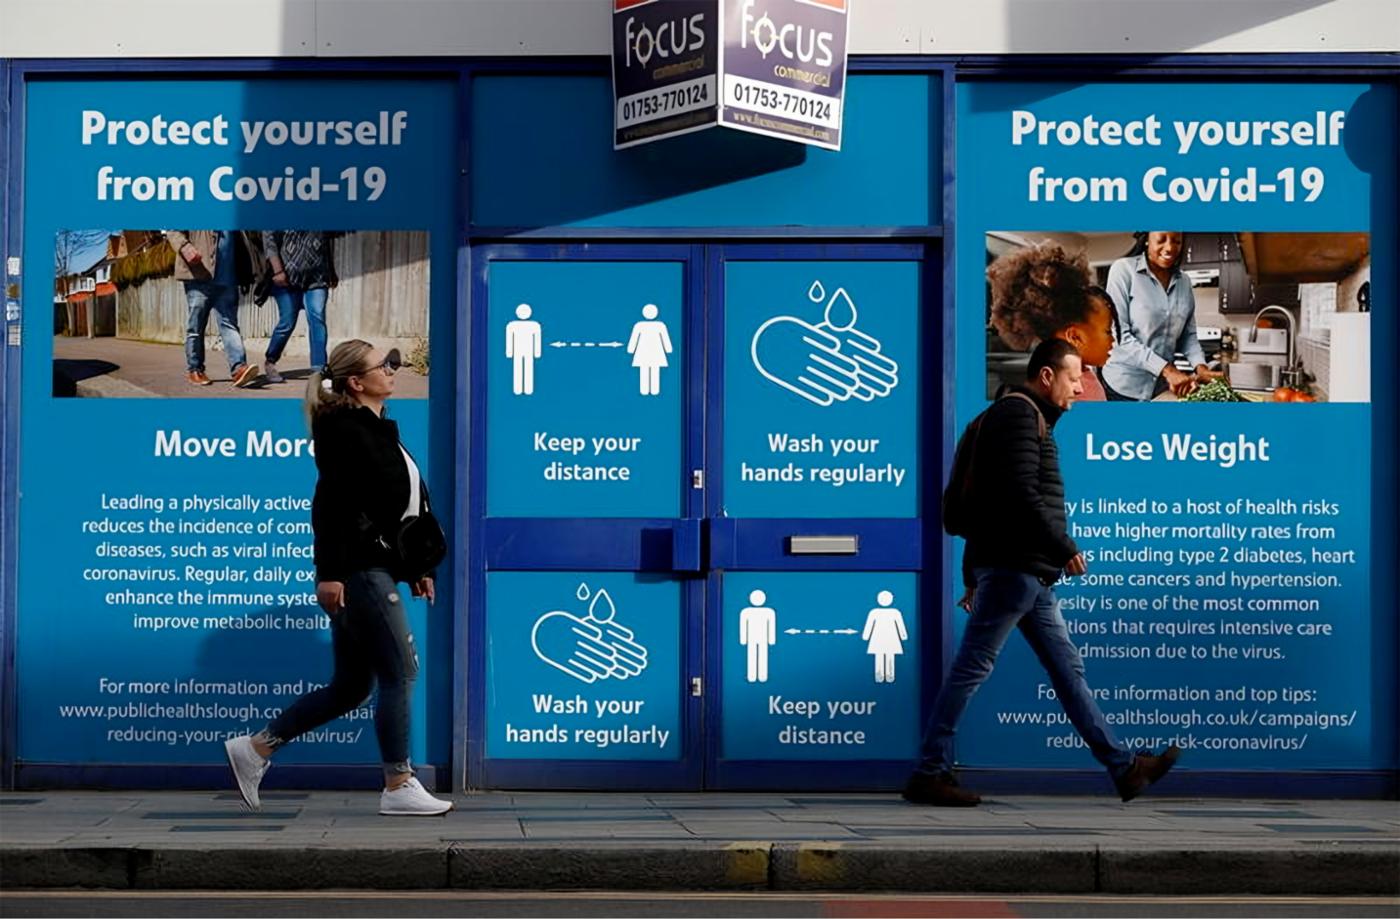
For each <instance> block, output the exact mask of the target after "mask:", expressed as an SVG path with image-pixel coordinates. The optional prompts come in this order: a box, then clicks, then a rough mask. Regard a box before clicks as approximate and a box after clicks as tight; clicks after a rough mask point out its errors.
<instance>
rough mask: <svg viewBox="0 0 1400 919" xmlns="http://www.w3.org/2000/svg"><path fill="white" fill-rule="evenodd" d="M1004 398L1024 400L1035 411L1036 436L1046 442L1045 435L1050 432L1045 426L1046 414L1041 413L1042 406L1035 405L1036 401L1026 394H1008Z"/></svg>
mask: <svg viewBox="0 0 1400 919" xmlns="http://www.w3.org/2000/svg"><path fill="white" fill-rule="evenodd" d="M1002 398H1003V399H1024V400H1025V401H1026V402H1027V403H1028V404H1029V405H1030V407H1031V408H1033V409H1035V430H1036V436H1037V437H1039V438H1040V439H1041V440H1044V439H1045V434H1046V432H1047V430H1048V428H1047V426H1046V424H1045V414H1044V413H1043V412H1041V410H1040V406H1039V405H1036V404H1035V400H1034V399H1032V398H1031V397H1030V396H1028V395H1026V394H1025V393H1023V392H1009V393H1007V394H1006V395H1004V396H1002Z"/></svg>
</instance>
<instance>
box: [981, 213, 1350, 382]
mask: <svg viewBox="0 0 1400 919" xmlns="http://www.w3.org/2000/svg"><path fill="white" fill-rule="evenodd" d="M986 270H987V284H986V355H987V398H989V399H990V398H995V397H996V394H997V392H998V391H999V390H1000V389H1001V388H1002V387H1003V386H1005V385H1009V384H1017V383H1021V382H1023V381H1024V380H1025V375H1026V366H1027V364H1028V363H1029V358H1030V351H1031V350H1032V349H1033V348H1034V347H1035V345H1036V344H1037V343H1039V342H1040V341H1042V340H1044V339H1047V338H1055V337H1058V338H1063V339H1065V340H1067V341H1069V342H1070V343H1072V344H1074V345H1075V347H1077V348H1078V349H1079V351H1080V354H1081V356H1082V358H1083V363H1084V367H1085V372H1084V375H1083V387H1084V392H1083V394H1082V395H1081V396H1080V397H1079V401H1081V402H1093V401H1127V402H1175V401H1183V402H1270V403H1275V402H1288V403H1296V402H1370V401H1371V321H1370V320H1371V314H1370V311H1371V302H1370V300H1371V298H1370V290H1371V285H1370V277H1371V238H1370V234H1369V233H1275V232H1235V233H1216V232H1209V233H1203V232H1191V231H1177V230H1144V231H1122V232H1082V231H1075V232H1068V231H1019V230H1018V231H996V232H990V233H987V234H986Z"/></svg>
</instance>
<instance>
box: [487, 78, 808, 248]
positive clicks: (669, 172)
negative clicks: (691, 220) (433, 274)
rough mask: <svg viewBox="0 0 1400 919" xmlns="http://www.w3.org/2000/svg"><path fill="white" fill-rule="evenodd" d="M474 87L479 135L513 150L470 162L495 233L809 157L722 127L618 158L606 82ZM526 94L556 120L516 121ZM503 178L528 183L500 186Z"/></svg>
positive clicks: (596, 213) (583, 215) (591, 213)
mask: <svg viewBox="0 0 1400 919" xmlns="http://www.w3.org/2000/svg"><path fill="white" fill-rule="evenodd" d="M501 80H505V81H510V82H507V83H502V82H499V81H501ZM546 81H547V82H546ZM475 84H476V88H475V89H474V92H473V98H472V124H471V128H472V132H473V136H474V137H484V136H491V135H493V134H499V132H500V131H502V130H509V131H511V132H512V133H513V135H514V142H512V143H511V144H500V143H495V144H489V145H482V146H480V147H478V148H477V150H476V152H475V153H474V154H473V163H472V166H473V175H472V200H473V202H474V210H475V215H474V218H475V222H476V223H477V224H478V225H496V224H497V223H498V218H497V217H496V214H497V212H510V213H513V214H514V213H519V214H529V215H534V216H535V217H536V218H537V219H535V220H533V221H531V223H532V225H559V224H568V223H574V222H577V221H583V220H588V219H590V218H598V217H601V216H604V215H607V214H610V213H615V212H618V211H623V210H627V209H629V208H633V207H638V206H640V205H645V204H649V203H652V202H656V201H664V200H668V199H671V198H678V197H682V196H684V195H688V194H692V193H694V192H699V191H704V190H706V189H711V188H717V187H720V186H724V185H731V184H733V183H736V182H741V181H744V180H746V179H751V178H755V177H758V176H763V175H767V174H770V173H774V172H779V171H782V170H785V169H793V168H797V167H800V166H802V165H803V164H805V163H806V162H807V158H808V148H807V147H806V146H804V145H802V144H795V143H791V142H789V141H784V140H776V139H772V138H766V137H760V136H758V135H755V134H745V133H742V132H739V131H733V130H727V129H724V128H718V127H716V128H710V129H708V130H704V131H699V132H696V133H694V134H686V135H682V136H680V137H672V138H668V139H666V140H661V141H656V142H653V143H649V144H643V145H641V146H639V147H631V148H629V149H626V150H619V151H614V150H613V149H612V142H613V138H612V131H613V125H612V115H611V112H612V95H611V94H612V86H611V83H610V82H609V80H608V78H607V77H603V76H598V77H559V78H551V77H535V78H532V83H531V84H530V85H528V86H524V87H523V88H522V84H521V83H520V81H519V78H497V77H489V76H488V77H479V78H477V79H476V81H475ZM519 92H527V93H530V94H533V95H531V96H529V97H528V98H539V97H540V96H542V95H547V97H548V98H549V100H550V108H551V110H552V111H555V112H558V113H560V115H559V120H558V121H557V122H553V123H541V122H540V121H538V120H536V119H527V120H526V121H525V122H524V123H519V122H520V115H519V112H518V111H517V109H518V106H519V105H520V104H521V103H522V98H527V97H522V96H520V95H517V93H519ZM561 144H567V150H568V153H567V154H566V155H562V156H561V152H560V151H561ZM561 164H564V168H561ZM503 176H504V177H516V176H528V177H529V180H528V181H519V182H513V183H511V184H510V185H509V187H508V188H503V187H502V185H501V181H502V177H503Z"/></svg>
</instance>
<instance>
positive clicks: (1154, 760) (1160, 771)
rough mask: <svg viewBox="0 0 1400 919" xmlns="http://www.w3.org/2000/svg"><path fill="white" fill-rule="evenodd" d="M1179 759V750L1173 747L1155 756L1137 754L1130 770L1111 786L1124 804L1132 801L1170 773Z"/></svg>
mask: <svg viewBox="0 0 1400 919" xmlns="http://www.w3.org/2000/svg"><path fill="white" fill-rule="evenodd" d="M1180 758H1181V748H1180V747H1178V746H1175V745H1173V746H1170V747H1167V748H1166V749H1165V750H1163V751H1162V752H1161V753H1160V754H1157V755H1153V754H1151V753H1139V754H1138V755H1137V759H1135V760H1133V765H1132V768H1130V769H1129V770H1128V771H1127V772H1125V773H1123V774H1122V775H1121V776H1119V777H1118V778H1116V779H1114V780H1113V784H1114V785H1116V786H1118V796H1119V797H1120V798H1122V799H1123V802H1124V803H1125V804H1126V803H1127V802H1129V801H1131V800H1133V799H1134V798H1136V797H1137V796H1138V795H1140V794H1142V793H1143V792H1144V791H1145V790H1146V789H1147V786H1148V785H1151V784H1152V783H1153V782H1156V781H1157V780H1158V779H1160V778H1161V777H1162V776H1164V775H1166V774H1167V773H1168V772H1170V771H1171V768H1172V767H1173V766H1175V765H1176V761H1177V760H1178V759H1180Z"/></svg>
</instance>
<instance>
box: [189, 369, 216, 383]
mask: <svg viewBox="0 0 1400 919" xmlns="http://www.w3.org/2000/svg"><path fill="white" fill-rule="evenodd" d="M185 379H187V380H189V381H190V383H191V384H192V385H194V386H208V385H209V384H210V382H211V380H210V379H209V378H208V377H207V376H205V375H204V371H203V370H191V371H190V372H189V373H187V374H185Z"/></svg>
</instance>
